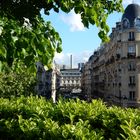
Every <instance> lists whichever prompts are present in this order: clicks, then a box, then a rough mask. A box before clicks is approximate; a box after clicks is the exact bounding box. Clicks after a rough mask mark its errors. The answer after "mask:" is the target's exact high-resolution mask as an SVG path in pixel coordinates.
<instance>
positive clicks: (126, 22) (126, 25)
mask: <svg viewBox="0 0 140 140" xmlns="http://www.w3.org/2000/svg"><path fill="white" fill-rule="evenodd" d="M122 27H123V29H127V28H129V27H130V23H129V20H128V19H127V18H124V19H123V21H122Z"/></svg>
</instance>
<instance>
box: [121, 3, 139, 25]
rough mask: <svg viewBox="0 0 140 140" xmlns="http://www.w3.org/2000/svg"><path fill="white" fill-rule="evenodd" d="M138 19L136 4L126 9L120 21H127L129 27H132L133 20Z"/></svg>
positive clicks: (137, 6)
mask: <svg viewBox="0 0 140 140" xmlns="http://www.w3.org/2000/svg"><path fill="white" fill-rule="evenodd" d="M137 17H139V18H140V6H139V5H138V4H130V5H128V6H127V7H126V9H125V11H124V14H123V16H122V21H123V20H124V19H128V20H129V23H130V27H133V26H134V21H135V19H136V18H137Z"/></svg>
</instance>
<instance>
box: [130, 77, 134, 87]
mask: <svg viewBox="0 0 140 140" xmlns="http://www.w3.org/2000/svg"><path fill="white" fill-rule="evenodd" d="M129 85H135V76H130V77H129Z"/></svg>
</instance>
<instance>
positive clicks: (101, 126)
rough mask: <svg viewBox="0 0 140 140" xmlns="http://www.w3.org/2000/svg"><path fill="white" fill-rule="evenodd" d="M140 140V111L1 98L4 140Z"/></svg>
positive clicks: (95, 102) (95, 103) (96, 104)
mask: <svg viewBox="0 0 140 140" xmlns="http://www.w3.org/2000/svg"><path fill="white" fill-rule="evenodd" d="M11 139H14V140H140V110H138V109H130V108H124V109H122V108H119V107H115V106H113V107H107V106H106V105H105V104H104V103H103V102H102V101H101V100H93V101H92V102H91V103H87V102H85V101H81V100H78V99H77V100H63V99H60V100H59V101H58V102H57V103H56V104H54V103H53V102H52V101H46V100H45V99H44V98H40V97H37V96H36V97H35V96H30V97H24V96H21V97H17V98H11V99H5V98H0V140H11Z"/></svg>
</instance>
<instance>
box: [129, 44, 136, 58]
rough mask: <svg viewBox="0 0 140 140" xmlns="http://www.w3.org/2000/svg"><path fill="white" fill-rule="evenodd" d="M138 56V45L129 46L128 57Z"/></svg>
mask: <svg viewBox="0 0 140 140" xmlns="http://www.w3.org/2000/svg"><path fill="white" fill-rule="evenodd" d="M135 56H136V46H135V45H131V46H128V58H134V57H135Z"/></svg>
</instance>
